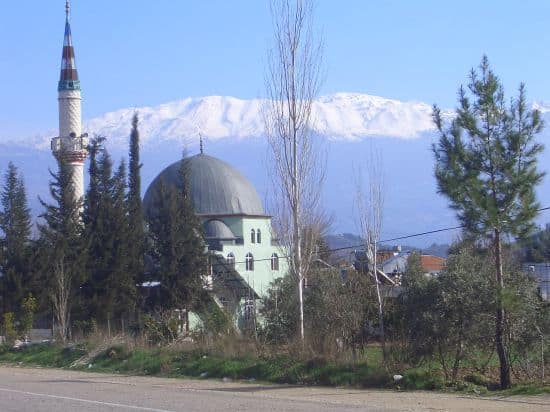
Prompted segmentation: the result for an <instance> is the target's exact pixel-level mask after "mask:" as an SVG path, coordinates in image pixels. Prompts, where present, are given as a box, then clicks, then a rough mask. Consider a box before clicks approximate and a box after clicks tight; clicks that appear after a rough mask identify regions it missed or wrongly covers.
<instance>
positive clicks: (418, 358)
mask: <svg viewBox="0 0 550 412" xmlns="http://www.w3.org/2000/svg"><path fill="white" fill-rule="evenodd" d="M402 286H403V289H404V292H403V293H402V294H401V295H400V296H399V302H398V303H397V305H396V307H395V313H394V318H395V319H394V321H393V322H392V323H393V325H392V327H393V329H394V330H396V331H394V333H395V334H398V333H399V334H402V335H403V336H402V337H401V338H402V339H404V340H405V341H406V343H407V345H406V347H405V348H404V350H405V352H406V359H407V360H408V361H409V362H411V363H412V364H418V363H421V362H422V361H424V360H426V359H429V358H431V357H432V356H433V353H434V352H433V351H434V349H435V348H436V347H437V344H436V335H437V330H436V327H435V324H436V321H437V319H438V317H439V314H438V313H437V312H435V311H434V310H433V309H434V307H433V302H434V298H435V297H436V296H437V285H436V283H435V280H434V278H431V277H427V276H426V275H425V273H424V269H423V268H422V264H421V260H420V255H419V254H418V253H416V252H415V253H412V254H411V255H410V256H409V257H408V261H407V270H406V271H405V273H404V274H403V280H402Z"/></svg>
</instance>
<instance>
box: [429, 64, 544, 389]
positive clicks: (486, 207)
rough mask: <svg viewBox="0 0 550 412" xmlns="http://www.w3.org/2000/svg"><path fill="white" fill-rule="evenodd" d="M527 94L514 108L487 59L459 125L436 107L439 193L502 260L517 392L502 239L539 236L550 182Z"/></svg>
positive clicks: (499, 279)
mask: <svg viewBox="0 0 550 412" xmlns="http://www.w3.org/2000/svg"><path fill="white" fill-rule="evenodd" d="M525 94H526V92H525V87H524V85H523V84H522V85H521V86H520V87H519V93H518V96H517V97H516V98H515V99H514V100H512V102H511V104H510V106H509V107H507V105H506V101H505V98H504V92H503V88H502V85H501V83H500V81H499V79H498V77H497V76H496V75H495V74H494V73H493V71H492V70H491V68H490V66H489V62H488V60H487V57H485V56H484V57H483V59H482V61H481V64H480V66H479V71H475V70H473V69H472V71H471V74H470V81H469V84H468V91H467V90H465V89H464V88H463V87H461V88H460V90H459V102H458V103H459V104H458V109H457V111H456V117H455V118H454V119H453V120H452V122H451V124H450V126H449V127H448V128H447V127H445V125H444V122H443V117H442V114H441V110H440V109H439V108H438V107H437V106H434V114H433V117H434V122H435V125H436V127H437V129H438V131H439V134H440V140H439V143H438V144H437V145H434V148H433V150H434V154H435V160H436V167H435V176H436V179H437V183H438V188H439V192H440V193H442V194H444V195H445V196H447V197H448V198H449V200H450V203H451V207H452V208H453V209H455V210H456V212H457V216H458V218H459V220H460V221H461V223H463V224H464V225H465V228H466V231H467V232H469V233H470V234H475V235H481V236H482V237H484V238H485V239H488V240H491V241H492V249H493V254H494V258H495V279H496V285H497V287H496V290H495V301H496V305H497V310H496V318H495V319H496V322H495V344H496V350H497V353H498V357H499V361H500V384H501V387H502V388H503V389H504V388H509V387H510V385H511V382H510V364H509V359H508V356H507V348H506V347H505V343H504V339H503V334H504V325H505V308H504V303H503V300H502V296H503V292H504V288H505V283H504V276H503V263H502V238H503V236H505V235H507V234H509V235H512V236H515V237H518V238H521V237H524V236H525V235H527V234H528V233H529V232H530V231H531V230H532V229H533V219H534V218H535V216H536V215H537V209H538V208H539V204H538V203H537V201H536V198H535V187H536V185H538V184H539V183H540V182H541V180H542V177H543V173H540V172H539V171H538V170H537V155H538V154H539V153H540V152H541V151H542V146H541V145H540V144H538V143H536V142H535V140H534V138H535V135H536V134H537V133H539V132H540V131H541V130H542V127H543V124H542V121H541V119H540V114H539V112H538V111H536V110H534V111H531V110H529V109H528V107H527V103H526V97H525Z"/></svg>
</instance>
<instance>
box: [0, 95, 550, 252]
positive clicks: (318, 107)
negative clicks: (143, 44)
mask: <svg viewBox="0 0 550 412" xmlns="http://www.w3.org/2000/svg"><path fill="white" fill-rule="evenodd" d="M263 105H264V101H262V100H259V99H252V100H242V99H237V98H234V97H221V96H210V97H201V98H186V99H182V100H179V101H175V102H171V103H166V104H162V105H159V106H156V107H139V108H128V109H121V110H118V111H115V112H111V113H107V114H105V115H103V116H100V117H98V118H94V119H90V120H87V121H85V122H84V126H85V127H84V130H86V131H87V132H88V133H89V134H90V135H93V134H99V135H103V136H105V137H107V143H108V147H109V150H110V151H111V154H112V156H113V158H114V159H120V158H121V157H125V156H126V150H127V146H128V135H129V132H130V123H131V118H132V116H133V114H134V112H136V111H137V112H138V113H139V115H140V133H141V138H142V142H143V146H142V161H143V169H142V176H143V179H142V181H143V190H144V191H145V189H146V188H147V185H148V184H149V183H150V182H151V181H152V179H153V178H154V177H155V176H156V175H157V174H158V173H159V172H160V171H161V170H162V169H163V168H164V167H166V166H167V165H169V164H170V163H171V162H174V161H176V160H178V159H179V158H180V156H181V152H182V149H184V148H187V150H188V151H189V153H190V154H194V153H196V152H197V151H198V143H199V142H198V141H199V133H200V134H201V135H202V136H203V138H205V150H206V152H207V153H208V154H211V155H213V156H216V157H219V158H221V159H223V160H225V161H227V162H228V163H230V164H232V165H234V166H235V167H237V168H238V169H239V170H241V171H242V172H243V174H244V175H245V176H247V177H248V178H249V179H250V180H251V182H252V183H253V184H254V185H255V186H256V188H257V190H258V193H259V194H260V196H261V197H263V198H264V199H267V198H268V194H269V192H270V185H271V183H270V179H269V177H268V174H267V173H268V172H267V170H266V166H265V165H266V160H267V145H266V141H265V138H264V137H263V136H264V133H263V121H262V108H263ZM533 106H534V107H536V108H538V109H539V110H540V111H541V113H542V115H543V118H544V119H545V120H546V124H548V125H550V104H543V103H535V104H534V105H533ZM313 114H314V128H315V132H316V134H317V135H318V136H319V137H320V139H321V141H322V142H324V143H323V145H324V149H325V151H326V153H327V165H326V167H327V173H326V182H325V186H324V196H323V202H324V205H325V207H326V210H327V212H328V213H331V214H333V216H334V224H333V227H332V230H333V231H334V232H355V233H357V231H358V230H357V224H356V219H355V217H354V213H355V212H356V210H355V208H354V202H355V195H354V193H355V190H356V187H355V184H354V176H353V170H354V167H356V166H359V165H361V164H363V163H364V162H365V159H367V158H368V155H369V151H370V150H371V147H372V145H374V146H375V147H376V148H377V149H378V150H379V151H380V152H381V157H382V159H383V167H384V170H385V184H386V187H385V208H384V230H383V232H384V233H383V236H384V238H385V239H390V238H393V237H398V236H401V235H405V234H410V233H415V232H423V231H427V230H432V229H434V228H435V229H437V228H440V227H446V226H453V225H454V224H455V221H454V214H453V212H452V211H450V210H449V209H448V208H447V202H446V200H445V199H444V198H443V197H441V196H440V195H438V194H437V193H436V185H435V180H434V178H433V155H432V153H431V150H430V148H431V144H432V143H433V142H434V141H435V139H436V135H435V133H434V129H433V124H432V121H431V106H430V105H428V104H425V103H421V102H400V101H398V100H392V99H386V98H382V97H376V96H369V95H365V94H357V93H337V94H334V95H330V96H325V97H321V98H319V99H318V100H316V101H315V104H314V108H313ZM445 114H446V116H448V117H450V116H451V115H452V114H451V112H450V111H447V112H446V113H445ZM55 135H56V131H49V132H48V131H46V132H44V133H41V134H39V135H37V136H35V137H34V138H29V139H25V141H20V142H7V141H4V142H2V141H1V140H0V172H1V171H3V170H5V167H6V165H7V162H8V161H9V160H11V161H13V162H14V163H15V164H16V165H17V166H18V167H19V168H20V169H21V171H22V172H23V174H24V176H25V181H26V184H27V188H28V192H29V199H30V200H31V206H32V207H33V208H34V210H35V212H38V211H39V209H40V207H39V204H38V202H37V196H38V195H39V196H41V197H42V198H47V196H48V187H47V182H48V178H49V176H48V173H47V168H48V167H49V168H52V169H54V168H55V163H54V160H53V157H52V156H51V154H50V152H49V141H50V138H51V137H52V136H55ZM0 136H1V130H0ZM549 138H550V126H549V129H547V130H546V131H545V132H543V134H542V135H541V136H540V140H541V141H542V142H543V143H545V142H548V140H549ZM547 146H550V144H547ZM540 164H541V168H542V169H543V170H546V171H548V172H550V148H549V149H548V150H547V151H546V152H545V153H544V154H543V155H542V158H541V162H540ZM539 197H540V201H541V203H542V204H543V205H544V206H548V205H550V184H549V182H548V179H546V180H545V182H544V184H543V185H542V187H541V188H540V190H539ZM548 221H550V214H548V216H546V215H545V216H541V219H540V222H548ZM453 236H454V234H453V233H442V234H439V235H437V236H431V237H425V238H419V239H417V240H416V239H412V240H411V242H408V241H407V243H408V244H412V245H420V246H421V245H428V244H431V243H433V242H448V241H449V240H452V238H453Z"/></svg>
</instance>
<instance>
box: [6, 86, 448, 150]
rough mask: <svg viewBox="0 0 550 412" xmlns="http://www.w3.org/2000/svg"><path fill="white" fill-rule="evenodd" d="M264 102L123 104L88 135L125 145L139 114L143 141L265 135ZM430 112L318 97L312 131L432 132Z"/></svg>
mask: <svg viewBox="0 0 550 412" xmlns="http://www.w3.org/2000/svg"><path fill="white" fill-rule="evenodd" d="M266 102H267V101H266V100H265V99H259V98H258V99H240V98H237V97H233V96H219V95H218V96H216V95H213V96H204V97H186V98H183V99H179V100H174V101H171V102H167V103H162V104H159V105H156V106H143V107H136V108H122V109H119V110H115V111H111V112H108V113H105V114H103V115H101V116H98V117H95V118H92V119H89V120H86V121H84V122H83V123H84V130H85V131H86V132H88V133H89V134H90V135H93V134H98V135H102V136H106V137H107V138H108V139H109V140H110V142H111V144H112V145H115V146H121V145H123V144H124V145H125V144H126V140H127V137H128V134H129V125H130V123H131V117H132V116H133V114H134V113H135V112H137V113H139V115H140V131H141V135H142V136H143V144H144V145H151V144H153V145H154V144H155V143H156V142H158V141H166V140H168V141H178V142H180V143H183V144H187V143H189V142H190V141H193V140H196V139H197V138H198V135H199V134H201V135H202V136H203V137H205V138H207V139H210V140H219V139H227V138H231V139H237V140H240V139H246V138H251V137H261V136H263V135H265V133H264V127H263V116H262V113H263V107H264V105H265V103H266ZM431 110H432V109H431V106H430V105H428V104H426V103H423V102H419V101H408V102H404V101H400V100H396V99H389V98H385V97H380V96H372V95H368V94H362V93H352V92H339V93H334V94H330V95H325V96H321V97H319V98H317V99H315V101H314V104H313V131H314V132H315V133H316V134H318V135H321V136H324V137H327V138H329V139H330V140H350V141H353V140H361V139H363V138H366V137H370V136H377V137H394V138H401V139H411V138H418V137H420V136H422V135H423V134H424V133H426V132H430V131H433V130H434V127H433V124H432V120H431ZM448 115H450V112H449V113H448ZM55 135H56V131H55V130H48V131H45V132H42V133H38V134H35V135H34V136H32V137H29V138H26V139H17V140H15V141H10V142H9V143H18V144H23V145H28V146H31V147H34V148H37V149H41V150H46V149H49V140H50V138H51V137H52V136H55ZM0 143H2V142H1V141H0ZM4 143H8V142H7V141H6V142H4Z"/></svg>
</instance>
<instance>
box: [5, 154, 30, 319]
mask: <svg viewBox="0 0 550 412" xmlns="http://www.w3.org/2000/svg"><path fill="white" fill-rule="evenodd" d="M30 235H31V216H30V209H29V207H28V203H27V195H26V192H25V184H24V182H23V178H22V177H21V176H20V175H19V173H18V171H17V168H16V167H15V165H14V164H13V163H11V162H10V163H9V164H8V170H7V171H6V174H5V180H4V185H3V188H2V191H1V192H0V274H2V276H1V277H0V288H1V296H2V310H3V311H4V313H5V312H18V311H19V310H20V303H21V300H22V299H23V297H24V296H25V295H26V294H27V293H29V292H30V290H29V289H30V287H31V286H32V285H31V272H32V271H31V267H30V266H31V265H30V244H29V241H30Z"/></svg>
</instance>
